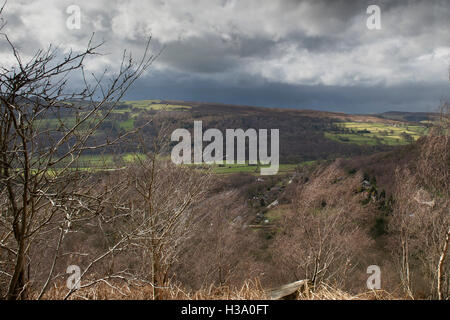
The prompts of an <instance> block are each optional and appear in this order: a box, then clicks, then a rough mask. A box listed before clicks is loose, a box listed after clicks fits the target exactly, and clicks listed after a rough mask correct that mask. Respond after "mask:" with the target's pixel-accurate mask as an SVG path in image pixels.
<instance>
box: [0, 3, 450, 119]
mask: <svg viewBox="0 0 450 320" xmlns="http://www.w3.org/2000/svg"><path fill="white" fill-rule="evenodd" d="M71 4H75V5H78V6H79V7H80V9H81V13H82V25H81V29H79V30H68V29H67V28H66V26H65V23H66V19H67V17H68V14H67V13H66V11H65V10H66V8H67V6H69V5H71ZM370 4H376V5H379V6H380V8H381V22H382V29H381V30H376V31H373V30H368V29H367V27H366V20H367V17H368V15H367V13H366V9H367V6H368V5H370ZM449 16H450V3H449V2H448V1H439V0H436V1H418V0H417V1H387V0H370V1H360V0H354V1H348V0H345V1H344V0H340V1H325V0H314V1H313V0H304V1H294V0H292V1H267V2H261V1H256V0H248V1H233V0H229V1H225V0H216V1H214V0H204V1H189V0H183V1H156V0H155V1H145V2H143V1H127V2H123V1H119V0H116V1H106V0H104V1H95V2H93V1H69V0H63V1H56V0H39V1H17V2H11V3H8V4H7V7H6V9H5V18H6V20H7V21H8V25H7V28H6V30H4V31H7V32H8V34H9V35H10V38H11V39H12V40H14V42H15V43H16V44H17V45H18V46H19V47H20V48H21V51H22V53H23V55H24V56H30V55H31V54H32V53H33V52H34V51H35V50H37V49H39V48H42V47H45V46H47V45H48V44H49V43H53V44H54V45H59V46H60V48H61V51H62V52H64V51H67V50H69V48H74V49H75V50H81V49H82V48H83V47H84V46H85V45H86V43H87V41H88V39H89V37H90V36H91V34H92V32H95V33H96V36H95V39H96V40H98V41H102V40H104V41H105V42H106V44H105V46H104V47H103V50H102V52H104V53H106V55H103V56H99V57H98V58H97V59H95V60H93V61H90V62H89V63H88V65H87V68H88V69H89V70H90V71H93V72H99V71H102V70H103V69H104V68H108V69H110V70H112V71H114V70H115V69H116V68H117V64H118V61H120V57H121V54H122V50H123V49H127V50H130V51H132V52H133V56H135V57H138V56H139V55H140V54H142V51H143V47H144V44H145V41H146V39H147V37H148V36H149V35H150V34H151V35H152V36H153V39H152V50H153V52H155V53H157V52H159V51H160V50H161V49H162V48H164V50H163V51H162V53H161V55H160V56H159V58H158V59H157V61H156V62H155V63H154V65H153V66H152V69H151V70H150V73H149V74H148V75H146V76H144V77H143V78H142V79H140V80H139V82H138V83H136V86H135V88H134V89H133V90H132V91H131V92H130V94H129V97H130V98H152V97H157V98H158V97H159V98H166V99H180V100H198V101H219V102H228V103H237V104H255V105H262V106H275V107H278V106H279V107H298V108H321V109H333V110H341V111H347V112H360V113H361V112H378V111H383V110H384V111H386V110H391V109H402V110H405V109H409V110H425V109H427V110H428V109H429V108H432V107H433V106H434V105H435V104H437V103H438V101H439V99H441V98H442V97H443V96H445V95H446V94H447V92H448V88H449V84H448V74H447V66H448V64H449V63H450V32H449V31H450V19H449V18H448V17H449ZM0 58H1V59H2V61H3V62H4V63H8V62H9V61H10V55H9V56H8V51H7V48H6V47H5V45H4V43H2V44H1V47H0Z"/></svg>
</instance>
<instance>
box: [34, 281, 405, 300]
mask: <svg viewBox="0 0 450 320" xmlns="http://www.w3.org/2000/svg"><path fill="white" fill-rule="evenodd" d="M67 292H68V289H67V288H66V287H65V285H64V284H62V285H61V286H57V287H53V288H51V289H50V290H49V291H48V292H47V294H46V295H45V296H44V299H46V300H62V299H63V298H64V296H65V295H66V294H67ZM152 292H153V290H152V287H151V285H148V284H145V285H139V284H133V285H128V284H121V285H112V284H111V283H106V282H99V283H97V284H95V285H92V286H90V287H87V288H82V289H80V290H78V291H76V292H75V293H73V294H72V295H71V296H70V298H69V299H70V300H152V299H153V294H152ZM30 298H33V297H30ZM161 298H162V299H164V300H268V299H269V297H268V295H267V292H266V291H265V290H264V289H263V288H262V287H261V284H260V282H259V280H258V279H255V280H248V281H245V282H244V284H243V285H242V286H241V287H229V286H214V285H211V286H209V287H204V288H201V289H200V290H196V291H189V290H185V289H183V288H182V287H181V286H179V285H170V286H169V287H168V288H167V290H163V293H162V296H161ZM296 299H298V300H395V299H399V298H398V297H394V296H393V295H392V294H390V293H388V292H386V291H384V290H373V291H367V292H363V293H360V294H357V295H352V294H350V293H348V292H344V291H342V290H339V289H336V288H334V287H332V286H329V285H326V284H321V285H320V286H319V287H317V288H316V289H315V290H309V291H308V292H302V293H299V294H298V295H297V298H296Z"/></svg>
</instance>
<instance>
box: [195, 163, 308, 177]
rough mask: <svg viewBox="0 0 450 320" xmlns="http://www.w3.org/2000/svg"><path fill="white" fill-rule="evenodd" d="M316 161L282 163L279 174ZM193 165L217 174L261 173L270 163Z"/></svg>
mask: <svg viewBox="0 0 450 320" xmlns="http://www.w3.org/2000/svg"><path fill="white" fill-rule="evenodd" d="M314 162H315V161H305V162H302V163H300V164H295V163H293V164H280V165H279V168H278V174H283V173H290V172H294V171H295V169H296V168H297V167H298V166H303V165H310V164H313V163H314ZM192 166H196V167H197V168H199V169H211V171H212V173H215V174H233V173H250V174H257V175H259V174H260V173H261V170H260V169H261V167H263V168H264V167H269V165H259V166H258V165H254V164H252V165H250V164H248V163H245V164H210V165H208V164H202V165H195V164H192Z"/></svg>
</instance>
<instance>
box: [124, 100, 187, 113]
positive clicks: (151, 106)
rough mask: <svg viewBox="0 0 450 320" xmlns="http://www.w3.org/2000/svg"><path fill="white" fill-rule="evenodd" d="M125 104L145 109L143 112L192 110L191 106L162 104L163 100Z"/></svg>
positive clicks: (135, 101) (131, 101) (127, 102)
mask: <svg viewBox="0 0 450 320" xmlns="http://www.w3.org/2000/svg"><path fill="white" fill-rule="evenodd" d="M124 104H126V105H129V106H130V107H133V108H136V109H143V110H182V109H190V108H191V107H189V106H183V105H177V104H165V103H161V100H128V101H124ZM118 110H123V109H118ZM129 111H131V110H129Z"/></svg>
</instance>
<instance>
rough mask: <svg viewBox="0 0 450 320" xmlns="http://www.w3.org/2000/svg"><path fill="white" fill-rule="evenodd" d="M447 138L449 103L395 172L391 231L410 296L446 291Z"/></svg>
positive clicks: (448, 154) (447, 223)
mask: <svg viewBox="0 0 450 320" xmlns="http://www.w3.org/2000/svg"><path fill="white" fill-rule="evenodd" d="M449 142H450V140H449V120H448V103H444V104H443V108H442V112H441V115H440V119H439V121H437V122H436V123H435V124H434V126H433V127H432V128H431V130H430V133H429V135H428V136H426V137H424V138H423V139H421V140H420V141H419V144H418V145H417V148H418V151H419V155H418V158H417V161H416V162H415V163H414V167H413V168H410V169H405V168H403V169H400V168H398V169H397V172H396V179H395V181H396V186H395V193H394V198H395V204H394V212H393V216H392V218H391V221H390V230H391V232H392V234H393V236H394V238H395V241H396V244H397V245H396V248H397V250H394V254H395V256H396V257H397V260H398V262H399V267H400V268H399V270H400V276H401V281H402V284H403V287H404V289H405V291H406V293H407V294H408V295H409V296H410V297H412V298H414V297H415V296H416V295H417V294H416V293H418V292H422V293H423V294H425V295H426V296H428V297H443V296H446V295H448V289H449V276H448V270H447V265H448V264H446V263H445V252H446V250H447V249H446V248H447V247H446V245H445V243H446V239H447V238H446V235H447V233H448V229H449V224H450V221H449V219H450V216H449V211H448V208H449V196H450V194H449V191H450V189H449V185H448V181H449V179H448V177H449V163H450V152H449ZM443 241H444V244H443ZM444 287H446V288H447V289H446V290H444ZM444 291H445V292H444Z"/></svg>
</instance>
